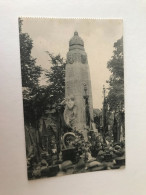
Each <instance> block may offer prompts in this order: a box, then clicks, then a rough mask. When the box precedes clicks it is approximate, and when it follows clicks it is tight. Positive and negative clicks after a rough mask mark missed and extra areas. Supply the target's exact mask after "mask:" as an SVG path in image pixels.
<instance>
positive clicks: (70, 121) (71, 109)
mask: <svg viewBox="0 0 146 195" xmlns="http://www.w3.org/2000/svg"><path fill="white" fill-rule="evenodd" d="M76 119H77V106H76V105H75V98H74V96H73V95H70V96H68V97H67V98H66V107H65V110H64V120H65V123H66V124H67V125H68V126H69V127H71V128H72V129H74V128H75V127H76Z"/></svg>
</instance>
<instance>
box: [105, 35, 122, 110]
mask: <svg viewBox="0 0 146 195" xmlns="http://www.w3.org/2000/svg"><path fill="white" fill-rule="evenodd" d="M107 68H108V69H109V70H110V72H111V73H112V74H111V76H110V79H109V81H107V83H109V93H108V96H107V100H108V104H109V106H110V109H111V110H115V109H117V107H118V106H121V109H122V108H123V107H124V60H123V37H122V38H121V39H119V40H118V41H117V42H115V43H114V51H113V56H112V57H111V59H110V60H109V62H108V63H107Z"/></svg>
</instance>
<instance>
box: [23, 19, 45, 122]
mask: <svg viewBox="0 0 146 195" xmlns="http://www.w3.org/2000/svg"><path fill="white" fill-rule="evenodd" d="M22 25H23V21H22V19H20V18H19V39H20V57H21V75H22V88H23V106H24V119H25V122H26V123H29V122H31V123H33V124H34V123H35V121H36V119H37V118H38V117H37V115H38V113H39V112H38V107H37V106H36V103H37V102H38V94H39V91H40V86H39V78H40V76H41V71H42V69H41V67H40V66H37V65H36V59H35V58H33V57H32V56H31V50H32V48H33V41H32V39H31V38H30V36H29V35H28V33H23V32H22ZM36 113H37V114H36Z"/></svg>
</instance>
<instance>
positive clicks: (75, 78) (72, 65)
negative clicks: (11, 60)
mask: <svg viewBox="0 0 146 195" xmlns="http://www.w3.org/2000/svg"><path fill="white" fill-rule="evenodd" d="M85 86H86V95H88V105H89V113H90V119H91V120H92V119H93V103H92V90H91V80H90V71H89V66H88V59H87V54H86V52H85V49H84V42H83V40H82V39H81V38H80V37H79V35H78V32H74V36H73V37H72V38H71V39H70V41H69V51H68V53H67V65H66V70H65V98H66V99H67V101H68V100H69V99H71V98H70V97H72V100H73V102H74V103H73V104H74V106H75V107H74V108H75V109H74V110H75V111H74V112H73V116H72V117H73V121H75V124H74V122H73V123H72V122H70V124H72V126H73V128H76V130H78V131H83V132H84V131H85V129H86V127H87V126H86V124H87V123H86V117H87V116H86V102H85V99H84V96H85V89H84V88H85ZM66 107H67V108H66V110H67V109H69V106H67V105H66ZM65 112H66V111H65ZM68 113H69V112H68ZM67 116H69V115H68V114H67ZM65 120H66V121H69V118H68V119H65ZM68 123H69V122H68ZM83 134H84V133H83ZM85 134H86V133H85Z"/></svg>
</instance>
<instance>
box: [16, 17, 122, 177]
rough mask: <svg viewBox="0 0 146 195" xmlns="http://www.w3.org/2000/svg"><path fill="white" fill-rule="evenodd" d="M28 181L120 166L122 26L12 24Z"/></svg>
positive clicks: (48, 21) (117, 22)
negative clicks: (14, 26)
mask: <svg viewBox="0 0 146 195" xmlns="http://www.w3.org/2000/svg"><path fill="white" fill-rule="evenodd" d="M18 24H19V41H20V63H21V64H20V66H21V78H22V98H23V113H24V131H25V147H26V163H27V176H28V179H29V180H33V179H39V178H46V177H55V176H64V175H71V174H79V173H87V172H96V174H98V171H108V170H115V169H121V170H120V171H122V170H123V169H124V167H125V105H124V53H123V48H124V45H123V39H124V37H123V21H122V20H121V19H57V18H56V19H55V18H35V17H34V18H33V17H21V18H19V19H18Z"/></svg>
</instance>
